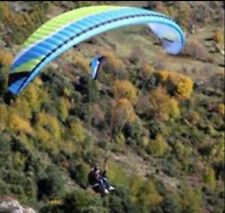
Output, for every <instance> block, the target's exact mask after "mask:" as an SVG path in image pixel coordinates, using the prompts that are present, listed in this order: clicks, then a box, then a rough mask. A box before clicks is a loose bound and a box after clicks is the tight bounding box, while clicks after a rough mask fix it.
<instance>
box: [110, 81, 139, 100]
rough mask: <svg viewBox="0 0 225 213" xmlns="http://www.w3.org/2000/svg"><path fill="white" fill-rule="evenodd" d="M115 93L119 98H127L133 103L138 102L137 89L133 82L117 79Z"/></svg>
mask: <svg viewBox="0 0 225 213" xmlns="http://www.w3.org/2000/svg"><path fill="white" fill-rule="evenodd" d="M113 92H114V95H115V97H116V98H117V99H120V98H126V99H127V100H129V101H130V102H131V103H132V104H135V103H136V100H137V91H136V88H135V87H134V86H133V84H132V83H131V82H129V81H127V80H123V81H116V82H115V84H114V87H113Z"/></svg>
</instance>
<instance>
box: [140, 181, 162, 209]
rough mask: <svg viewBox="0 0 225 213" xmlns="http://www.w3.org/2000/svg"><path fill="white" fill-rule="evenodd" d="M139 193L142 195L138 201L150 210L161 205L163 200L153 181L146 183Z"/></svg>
mask: <svg viewBox="0 0 225 213" xmlns="http://www.w3.org/2000/svg"><path fill="white" fill-rule="evenodd" d="M139 193H140V194H138V195H137V201H138V202H140V203H141V204H143V205H145V206H147V207H149V208H150V209H151V208H152V207H155V206H157V205H159V204H160V203H161V202H162V200H163V198H162V196H161V195H160V194H159V193H158V191H157V189H156V187H155V183H154V182H153V181H146V182H144V184H143V185H142V187H141V189H140V192H139Z"/></svg>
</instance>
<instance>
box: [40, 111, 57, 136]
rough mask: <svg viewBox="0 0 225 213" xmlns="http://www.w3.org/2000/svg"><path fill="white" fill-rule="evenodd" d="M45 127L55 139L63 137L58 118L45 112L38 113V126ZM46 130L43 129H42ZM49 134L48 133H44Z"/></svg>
mask: <svg viewBox="0 0 225 213" xmlns="http://www.w3.org/2000/svg"><path fill="white" fill-rule="evenodd" d="M39 126H40V127H44V128H45V130H46V131H48V132H49V133H50V134H51V138H52V139H53V140H59V139H60V138H61V128H60V125H59V122H58V120H57V118H55V117H53V116H51V115H48V114H46V113H44V112H41V113H39V114H38V118H37V127H39ZM41 131H42V132H44V131H43V130H41ZM44 134H47V133H44ZM46 136H47V135H46Z"/></svg>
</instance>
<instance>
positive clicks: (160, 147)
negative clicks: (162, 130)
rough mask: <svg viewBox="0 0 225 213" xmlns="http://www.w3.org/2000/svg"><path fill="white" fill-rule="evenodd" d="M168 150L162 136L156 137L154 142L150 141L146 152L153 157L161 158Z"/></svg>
mask: <svg viewBox="0 0 225 213" xmlns="http://www.w3.org/2000/svg"><path fill="white" fill-rule="evenodd" d="M167 150H168V145H167V143H166V141H165V140H164V138H163V136H162V135H158V136H157V137H156V140H154V141H150V143H149V144H148V147H147V152H148V153H150V154H151V155H152V156H154V157H163V156H164V155H165V153H166V152H167Z"/></svg>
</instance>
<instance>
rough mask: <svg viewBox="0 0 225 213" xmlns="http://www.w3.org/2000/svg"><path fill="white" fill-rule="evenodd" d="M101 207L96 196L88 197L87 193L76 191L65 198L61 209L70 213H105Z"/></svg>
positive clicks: (100, 201) (99, 200)
mask: <svg viewBox="0 0 225 213" xmlns="http://www.w3.org/2000/svg"><path fill="white" fill-rule="evenodd" d="M102 205H103V204H102V200H101V199H100V198H99V197H98V196H90V195H89V194H88V192H87V191H84V190H76V191H74V192H71V193H69V194H67V195H66V196H65V198H64V200H63V204H62V209H64V211H65V212H71V213H98V212H99V213H106V212H107V211H106V209H105V208H104V207H101V206H102Z"/></svg>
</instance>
